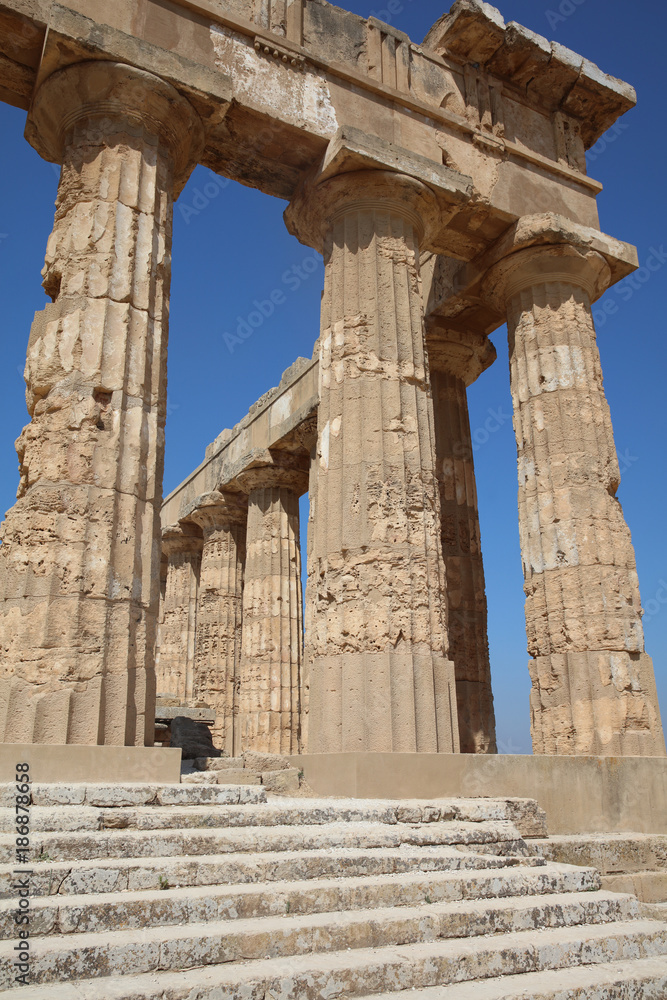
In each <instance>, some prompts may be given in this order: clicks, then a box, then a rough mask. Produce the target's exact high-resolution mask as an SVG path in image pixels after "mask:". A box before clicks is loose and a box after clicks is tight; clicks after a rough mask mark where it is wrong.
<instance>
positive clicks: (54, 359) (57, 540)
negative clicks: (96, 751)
mask: <svg viewBox="0 0 667 1000" xmlns="http://www.w3.org/2000/svg"><path fill="white" fill-rule="evenodd" d="M26 136H27V137H28V139H29V140H30V141H31V143H32V144H33V145H34V146H35V148H36V149H37V151H38V152H39V153H40V154H41V155H42V156H44V157H45V158H46V159H50V160H55V161H56V162H61V163H62V164H63V166H62V172H61V177H60V185H59V188H58V199H57V202H56V217H55V225H54V229H53V232H52V234H51V236H50V238H49V242H48V247H47V252H46V264H45V267H44V271H43V274H44V288H45V290H46V292H47V293H48V294H49V295H50V296H51V298H52V299H53V304H52V305H49V306H47V307H46V308H45V309H44V310H43V311H42V312H41V313H38V314H37V315H36V317H35V321H34V323H33V326H32V330H31V333H30V341H29V344H28V356H27V363H26V370H25V378H26V383H27V391H26V398H27V403H28V410H29V412H30V416H31V423H30V424H29V425H28V426H27V427H26V428H25V430H24V431H23V433H22V434H21V436H20V438H19V440H18V442H17V451H18V455H19V462H20V470H21V481H20V485H19V490H18V501H17V503H16V504H15V506H14V507H12V509H11V510H10V511H9V513H8V514H7V519H6V521H5V523H4V525H3V530H2V537H3V545H2V548H1V550H0V562H1V567H0V588H1V593H0V597H1V598H2V611H1V612H0V614H1V615H2V620H1V622H0V649H1V651H2V673H3V682H2V691H1V692H0V703H1V704H2V705H3V706H5V705H6V706H7V710H6V715H5V718H3V719H0V738H3V739H5V740H8V741H12V740H20V741H33V742H39V743H92V744H95V743H102V744H106V743H108V744H121V745H122V744H129V745H132V744H142V745H143V744H144V742H146V743H148V744H149V745H152V743H153V724H154V717H153V710H154V697H155V668H154V646H155V629H156V619H157V610H158V592H159V562H160V521H159V512H160V505H161V500H162V467H163V450H164V422H165V409H166V356H167V314H168V292H169V277H170V246H171V218H172V199H173V197H174V196H175V195H176V194H178V192H179V191H180V189H181V188H182V186H183V184H184V183H185V181H186V179H187V177H188V175H189V173H190V170H191V168H192V167H193V166H194V164H195V163H196V162H197V158H198V155H199V149H200V147H201V142H202V126H201V123H200V121H199V118H198V117H197V115H196V113H195V112H194V111H193V109H192V108H191V106H190V105H189V104H188V103H187V101H186V100H185V99H184V98H182V97H181V96H180V95H179V94H178V92H177V91H176V90H174V89H173V87H171V86H170V85H169V84H166V83H164V82H163V81H162V80H160V79H158V78H157V77H154V76H152V75H151V74H149V73H145V72H143V71H141V70H138V69H135V68H133V67H131V66H128V65H124V64H123V65H121V64H117V63H113V62H108V61H99V62H87V63H78V64H76V65H72V66H69V67H68V68H66V69H63V70H60V71H58V72H56V73H54V74H53V75H52V76H50V77H48V78H47V79H46V80H45V82H44V83H43V84H42V85H41V87H40V88H39V90H38V92H37V94H36V96H35V99H34V102H33V106H32V109H31V112H30V116H29V120H28V124H27V126H26Z"/></svg>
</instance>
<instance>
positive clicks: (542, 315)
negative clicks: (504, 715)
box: [487, 245, 665, 756]
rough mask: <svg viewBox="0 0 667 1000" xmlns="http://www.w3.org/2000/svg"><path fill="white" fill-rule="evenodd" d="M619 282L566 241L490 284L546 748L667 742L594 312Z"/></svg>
mask: <svg viewBox="0 0 667 1000" xmlns="http://www.w3.org/2000/svg"><path fill="white" fill-rule="evenodd" d="M608 281H609V267H608V264H607V262H606V261H605V259H604V258H603V257H602V256H601V255H600V254H598V253H596V252H594V251H587V250H586V249H577V248H576V247H574V246H567V245H565V246H562V245H561V246H550V247H544V246H541V247H540V246H537V247H532V248H530V249H523V250H519V251H518V252H516V253H513V254H511V255H510V256H509V257H507V258H506V259H505V260H504V261H502V262H501V263H500V264H499V265H497V266H496V268H495V269H493V271H492V273H491V275H490V276H489V280H488V282H487V287H488V288H490V289H491V288H494V286H495V295H496V300H497V302H503V303H505V304H506V309H507V321H508V327H509V339H510V361H511V385H512V397H513V402H514V424H515V432H516V439H517V449H518V461H519V528H520V534H521V552H522V558H523V569H524V577H525V587H524V589H525V593H526V626H527V633H528V650H529V653H530V655H531V657H532V660H531V662H530V665H529V668H530V673H531V678H532V681H533V691H532V696H531V710H532V711H531V714H532V731H533V750H534V752H535V753H560V754H601V755H633V754H634V755H645V756H657V755H664V753H665V743H664V738H663V733H662V727H661V722H660V714H659V708H658V702H657V696H656V689H655V679H654V674H653V664H652V661H651V659H650V657H649V656H647V655H646V653H645V652H644V636H643V630H642V624H641V614H642V611H641V602H640V597H639V586H638V580H637V571H636V566H635V555H634V550H633V547H632V541H631V538H630V532H629V530H628V527H627V525H626V523H625V520H624V517H623V512H622V510H621V505H620V504H619V502H618V500H617V499H616V490H617V489H618V485H619V482H620V473H619V467H618V461H617V457H616V450H615V447H614V439H613V432H612V426H611V419H610V415H609V407H608V405H607V401H606V399H605V395H604V391H603V384H602V370H601V367H600V357H599V353H598V349H597V344H596V338H595V328H594V325H593V318H592V313H591V302H592V301H594V300H595V298H597V297H598V296H599V294H600V293H601V291H602V290H603V289H604V288H605V287H606V285H607V283H608Z"/></svg>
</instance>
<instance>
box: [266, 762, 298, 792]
mask: <svg viewBox="0 0 667 1000" xmlns="http://www.w3.org/2000/svg"><path fill="white" fill-rule="evenodd" d="M262 784H263V786H264V788H266V790H267V792H277V793H278V794H280V795H294V794H295V793H296V792H298V791H299V772H298V770H297V769H296V768H295V767H291V768H289V769H288V770H281V771H263V772H262Z"/></svg>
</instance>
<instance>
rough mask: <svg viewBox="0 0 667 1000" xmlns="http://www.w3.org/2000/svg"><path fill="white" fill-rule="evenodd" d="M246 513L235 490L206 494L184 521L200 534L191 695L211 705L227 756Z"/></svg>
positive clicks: (234, 716) (233, 733) (234, 708)
mask: <svg viewBox="0 0 667 1000" xmlns="http://www.w3.org/2000/svg"><path fill="white" fill-rule="evenodd" d="M247 517H248V508H247V505H246V502H245V497H243V496H239V495H237V494H235V493H207V494H205V495H204V496H203V497H200V498H199V499H198V501H197V507H196V508H195V509H194V510H193V511H191V512H190V513H189V514H188V520H189V521H193V522H194V523H195V524H198V525H199V526H200V528H201V529H202V531H203V533H204V547H203V549H202V556H201V569H200V572H199V599H198V601H197V631H196V640H195V667H194V685H193V694H194V697H195V698H196V699H200V700H202V701H204V702H205V703H206V704H207V705H209V706H210V707H211V708H213V709H215V715H216V721H215V725H214V726H213V729H212V732H213V737H214V739H215V742H216V745H218V746H219V747H221V748H222V749H224V750H225V751H226V752H227V753H228V754H229V755H230V756H234V754H235V753H237V752H238V750H239V741H238V713H239V684H240V679H239V664H240V659H241V620H242V602H243V565H244V561H245V538H246V520H247Z"/></svg>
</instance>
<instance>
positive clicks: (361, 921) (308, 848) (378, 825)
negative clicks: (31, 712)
mask: <svg viewBox="0 0 667 1000" xmlns="http://www.w3.org/2000/svg"><path fill="white" fill-rule="evenodd" d="M14 793H15V786H13V785H5V786H0V796H1V799H0V801H1V803H2V806H3V807H4V808H2V809H1V811H0V823H1V824H2V830H3V831H5V832H3V833H2V835H0V938H1V939H2V940H1V941H0V990H4V991H6V995H7V996H8V997H12V996H14V995H16V996H17V998H18V997H21V998H22V1000H47V998H48V1000H79V998H81V1000H112V998H113V1000H156V998H157V1000H343V998H352V997H354V998H356V1000H370V998H374V1000H380V998H384V1000H390V998H391V1000H404V998H410V1000H412V998H419V1000H573V998H582V1000H583V998H586V1000H660V998H662V1000H664V998H665V997H667V924H664V923H662V922H660V921H656V920H650V919H645V918H642V916H641V914H640V911H639V906H638V903H637V900H636V899H635V898H634V897H632V896H627V895H619V894H616V893H613V892H609V891H605V890H601V889H600V878H599V875H598V873H597V872H596V871H595V870H594V869H592V868H578V867H573V866H570V865H565V864H560V863H555V862H551V861H548V860H546V859H545V858H542V857H538V856H534V855H533V854H532V848H529V846H528V844H527V843H526V840H525V838H527V837H528V838H538V839H540V838H543V837H544V835H545V833H546V831H545V827H544V816H543V814H542V813H541V811H540V810H539V809H538V807H537V806H536V803H534V802H533V801H531V800H521V799H498V800H496V799H457V800H453V799H448V800H437V801H429V802H416V801H414V802H413V801H410V802H406V801H399V802H396V801H392V802H389V801H377V800H373V801H361V800H346V799H314V798H310V799H289V798H278V797H272V798H269V797H267V792H266V789H265V788H264V787H263V786H260V785H252V786H244V785H234V786H225V785H221V784H214V785H187V784H181V785H167V786H160V787H158V786H151V785H133V786H130V785H125V786H118V785H84V784H79V785H70V786H61V785H38V784H33V785H32V789H31V797H32V805H31V809H30V825H31V834H30V841H31V843H30V848H31V857H32V864H31V865H30V867H31V869H32V872H33V874H32V875H31V876H30V881H31V899H30V904H31V905H30V919H31V923H30V934H31V936H30V941H29V954H30V963H29V964H30V976H31V978H30V985H29V986H27V987H26V986H17V985H15V983H14V978H13V977H14V972H13V965H12V963H13V961H14V960H15V955H16V952H15V950H14V946H15V943H16V940H17V928H16V925H15V923H14V914H15V912H16V907H17V899H16V892H15V890H13V889H12V885H13V883H14V879H15V877H16V876H15V875H14V874H13V871H14V868H15V860H14V858H15V850H16V846H15V833H14V832H12V831H13V830H14V824H15V815H14V809H13V808H12V806H13V796H14Z"/></svg>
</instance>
